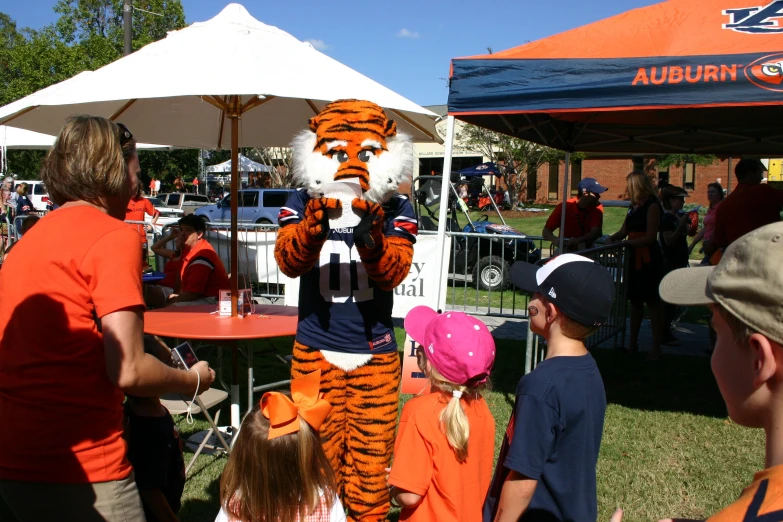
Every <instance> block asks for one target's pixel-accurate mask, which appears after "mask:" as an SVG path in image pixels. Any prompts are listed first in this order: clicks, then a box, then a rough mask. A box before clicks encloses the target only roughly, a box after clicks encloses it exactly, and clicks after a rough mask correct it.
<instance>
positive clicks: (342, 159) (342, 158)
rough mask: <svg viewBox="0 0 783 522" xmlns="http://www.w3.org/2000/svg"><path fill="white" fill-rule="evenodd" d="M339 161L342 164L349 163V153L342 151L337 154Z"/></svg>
mask: <svg viewBox="0 0 783 522" xmlns="http://www.w3.org/2000/svg"><path fill="white" fill-rule="evenodd" d="M337 161H339V162H340V163H345V162H346V161H348V153H347V152H345V151H344V150H341V151H340V152H338V153H337Z"/></svg>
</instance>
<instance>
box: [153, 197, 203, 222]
mask: <svg viewBox="0 0 783 522" xmlns="http://www.w3.org/2000/svg"><path fill="white" fill-rule="evenodd" d="M157 198H158V199H160V200H161V201H162V202H163V203H165V204H166V206H167V207H169V208H178V209H180V210H182V212H184V213H185V215H186V216H188V215H190V214H192V213H194V212H195V211H196V209H198V208H201V207H203V206H206V205H209V204H210V203H212V202H211V201H210V200H209V198H208V197H207V196H205V195H203V194H186V193H181V192H167V193H163V194H158V195H157Z"/></svg>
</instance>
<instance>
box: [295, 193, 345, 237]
mask: <svg viewBox="0 0 783 522" xmlns="http://www.w3.org/2000/svg"><path fill="white" fill-rule="evenodd" d="M338 208H342V203H341V202H340V200H339V199H332V198H317V199H311V200H310V201H308V202H307V206H306V207H305V212H304V221H303V223H304V226H305V230H306V231H307V233H308V234H309V235H310V236H312V237H313V238H314V239H317V240H318V241H324V240H326V236H327V235H328V234H329V215H328V214H327V212H326V211H327V210H330V209H331V210H334V209H338Z"/></svg>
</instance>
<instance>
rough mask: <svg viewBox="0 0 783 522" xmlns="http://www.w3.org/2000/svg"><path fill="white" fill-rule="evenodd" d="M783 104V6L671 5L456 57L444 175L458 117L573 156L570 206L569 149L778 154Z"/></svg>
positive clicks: (677, 0) (710, 0)
mask: <svg viewBox="0 0 783 522" xmlns="http://www.w3.org/2000/svg"><path fill="white" fill-rule="evenodd" d="M758 4H762V5H758ZM781 105H783V0H772V1H770V0H760V1H759V2H756V1H754V0H668V1H666V2H662V3H660V4H655V5H652V6H649V7H643V8H639V9H634V10H631V11H628V12H626V13H623V14H620V15H617V16H613V17H611V18H607V19H605V20H601V21H598V22H595V23H592V24H588V25H585V26H583V27H579V28H577V29H573V30H570V31H566V32H564V33H561V34H557V35H554V36H551V37H549V38H544V39H542V40H538V41H535V42H531V43H529V44H525V45H522V46H520V47H515V48H513V49H508V50H506V51H502V52H499V53H495V54H489V55H482V56H470V57H465V58H455V59H453V60H452V62H451V78H450V84H449V101H448V114H449V118H448V125H447V135H446V158H445V164H444V167H443V168H444V172H449V171H450V169H451V153H452V150H453V139H454V119H455V118H458V119H460V120H463V121H466V122H468V123H473V124H475V125H478V126H481V127H485V128H488V129H492V130H495V131H498V132H501V133H504V134H509V135H512V136H516V137H518V138H522V139H525V140H528V141H532V142H536V143H540V144H542V145H547V146H550V147H554V148H558V149H562V150H565V151H566V162H565V164H566V169H565V180H564V182H563V200H565V199H566V198H567V194H568V165H569V157H568V153H569V152H570V151H576V150H579V151H582V152H613V153H627V154H639V153H696V154H699V153H703V154H704V153H715V154H720V155H724V156H728V155H744V154H753V155H767V154H769V155H774V154H779V153H780V152H781V150H782V149H783V123H781V115H783V111H781V107H780V106H781ZM444 186H445V184H444ZM446 195H447V194H445V191H444V194H443V197H445V196H446ZM441 214H442V215H441V219H442V220H443V221H444V222H445V217H446V216H445V211H444V210H443V209H442V210H441ZM564 219H565V213H563V220H564ZM562 227H563V223H561V229H562ZM440 233H441V231H440V230H439V234H440ZM562 236H563V234H561V238H560V248H561V250H562V247H563V239H564V238H563V237H562Z"/></svg>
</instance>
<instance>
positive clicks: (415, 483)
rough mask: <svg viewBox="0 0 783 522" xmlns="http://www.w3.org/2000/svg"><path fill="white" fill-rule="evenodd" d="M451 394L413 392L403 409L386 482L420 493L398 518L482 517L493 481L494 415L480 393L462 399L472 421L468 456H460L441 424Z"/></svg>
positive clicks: (469, 520)
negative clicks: (463, 458) (415, 502)
mask: <svg viewBox="0 0 783 522" xmlns="http://www.w3.org/2000/svg"><path fill="white" fill-rule="evenodd" d="M449 399H450V397H447V396H446V395H444V394H443V393H441V392H433V393H430V394H427V395H422V396H419V397H414V398H413V399H411V400H410V401H408V403H406V404H405V407H403V409H402V417H401V418H400V426H399V428H398V430H397V440H396V441H395V443H394V463H393V464H392V471H391V475H390V476H389V484H392V485H394V486H397V487H399V488H402V489H405V490H407V491H410V492H411V493H416V494H417V495H421V496H422V497H423V498H422V500H421V502H420V503H419V504H418V505H417V506H416V507H414V508H411V509H403V510H402V512H401V513H400V520H401V521H402V520H408V521H411V522H417V521H422V522H423V521H431V520H437V521H438V522H449V521H464V522H474V521H476V520H481V516H482V511H481V510H482V506H483V504H484V497H485V496H486V494H487V490H489V484H490V482H491V481H492V462H493V460H494V458H495V419H493V418H492V413H490V411H489V408H488V407H487V403H486V402H485V401H484V399H483V398H482V399H478V400H466V399H464V398H463V399H462V400H461V403H462V408H463V409H464V410H465V413H466V414H467V417H468V422H469V423H470V437H469V438H468V458H467V460H466V461H465V462H462V463H461V462H459V461H458V460H457V456H456V455H455V453H454V450H453V449H452V448H451V446H449V441H448V440H447V439H446V435H445V434H444V433H443V432H442V431H441V429H440V421H439V418H440V413H441V411H443V409H444V408H445V407H446V405H447V404H448V401H449Z"/></svg>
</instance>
